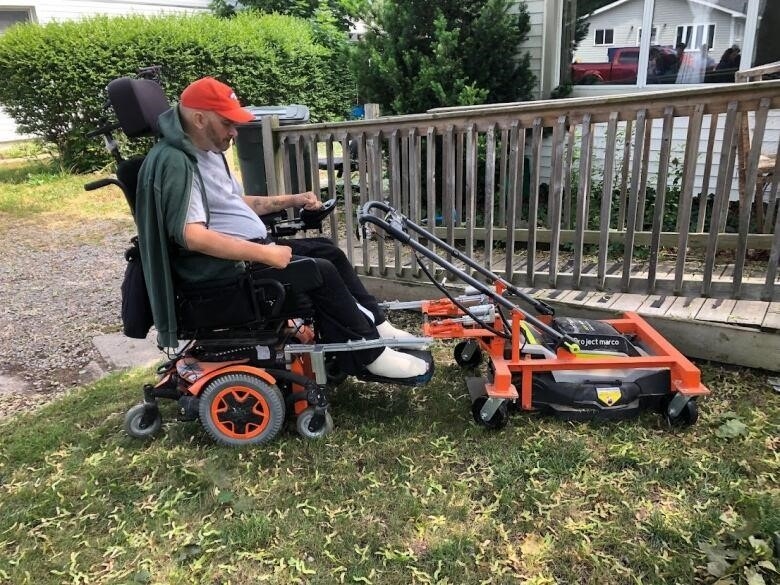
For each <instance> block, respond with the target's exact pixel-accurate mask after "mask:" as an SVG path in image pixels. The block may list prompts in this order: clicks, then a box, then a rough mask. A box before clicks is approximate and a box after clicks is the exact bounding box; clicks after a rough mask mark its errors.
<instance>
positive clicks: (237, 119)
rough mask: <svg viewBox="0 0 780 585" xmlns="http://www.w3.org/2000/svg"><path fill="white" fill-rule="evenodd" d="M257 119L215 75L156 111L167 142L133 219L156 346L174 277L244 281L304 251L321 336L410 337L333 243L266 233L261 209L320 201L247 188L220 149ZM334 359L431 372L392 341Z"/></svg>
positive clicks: (184, 283)
mask: <svg viewBox="0 0 780 585" xmlns="http://www.w3.org/2000/svg"><path fill="white" fill-rule="evenodd" d="M252 120H254V116H253V115H252V114H251V113H250V112H248V111H247V110H245V109H243V108H242V107H241V106H240V104H239V102H238V99H237V98H236V96H235V93H234V92H233V91H232V89H231V88H230V87H228V86H227V85H225V84H223V83H220V82H219V81H217V80H215V79H213V78H209V77H206V78H203V79H200V80H198V81H195V82H194V83H192V84H190V85H189V86H188V87H187V88H186V89H185V90H184V91H183V92H182V94H181V98H180V102H179V104H178V105H174V106H173V107H172V108H170V109H168V110H167V111H165V112H163V113H162V114H161V115H160V117H159V131H160V135H161V139H160V140H159V141H158V142H157V144H156V145H155V146H154V147H153V148H152V150H151V151H150V152H149V154H148V155H147V156H146V159H145V160H144V162H143V165H142V166H141V170H140V174H139V177H138V189H137V200H136V213H135V216H136V223H137V225H138V232H139V240H140V241H141V260H142V264H143V266H144V273H145V277H146V281H147V289H148V290H149V293H150V294H149V296H150V301H151V304H152V312H153V315H154V321H155V325H156V326H157V329H158V334H159V337H158V341H159V343H160V345H162V346H164V347H174V346H176V345H177V344H178V337H177V333H178V330H177V316H176V305H175V293H174V283H176V286H180V287H183V288H185V289H186V288H187V287H189V286H192V287H198V286H201V285H203V284H206V283H209V282H230V281H231V279H235V280H236V281H238V280H239V279H240V277H241V276H242V275H246V274H247V272H248V273H250V274H252V273H253V272H255V271H257V272H262V271H264V270H267V269H268V268H269V267H271V268H276V269H284V268H285V267H287V266H288V265H289V264H290V262H291V260H293V259H295V258H299V257H306V258H311V259H313V265H312V274H311V278H310V279H307V280H309V284H310V286H308V287H306V288H307V290H306V291H305V292H306V295H308V297H309V298H310V300H311V304H312V306H313V311H314V318H315V322H316V324H317V331H318V334H319V336H320V338H321V340H322V341H323V342H326V343H338V342H346V341H350V340H360V339H380V338H388V339H390V338H396V339H399V338H409V337H411V335H410V334H408V333H406V332H404V331H401V330H399V329H396V328H395V327H393V325H392V324H390V322H389V321H387V319H386V318H385V315H384V314H383V312H382V311H381V309H380V308H379V306H378V305H377V302H376V300H375V299H374V298H373V297H372V296H371V295H370V294H369V293H368V292H367V291H366V289H365V287H364V286H363V284H362V283H361V281H360V279H359V278H358V276H357V274H356V273H355V271H354V269H353V268H352V266H351V265H350V264H349V260H348V259H347V257H346V256H345V255H344V253H343V252H342V251H341V250H340V249H339V248H338V247H336V246H335V245H333V243H332V242H330V241H329V240H327V239H325V238H303V239H289V240H279V241H274V240H273V239H271V238H269V236H268V233H267V230H266V226H265V225H264V223H263V221H262V220H261V219H260V217H259V216H260V215H265V214H268V213H273V212H276V211H280V210H283V209H286V208H289V207H298V208H303V209H316V208H318V207H319V206H320V205H321V204H320V202H319V201H318V200H317V198H316V196H315V195H314V194H313V193H310V192H309V193H301V194H297V195H279V196H251V195H249V196H247V195H244V194H243V190H242V188H241V186H240V184H239V183H238V181H236V179H235V178H234V177H233V175H232V174H231V172H230V169H229V168H228V166H227V162H226V160H225V157H224V155H223V153H224V151H225V150H227V148H228V147H229V145H230V142H231V140H232V139H234V138H235V137H236V134H237V132H236V124H240V123H246V122H249V121H252ZM316 273H319V276H318V275H317V274H316ZM315 285H316V286H315ZM225 308H226V309H227V310H229V309H230V308H229V307H225ZM338 359H339V363H340V366H341V369H342V371H344V372H345V373H349V374H355V375H360V374H361V373H363V374H365V373H368V374H369V375H371V376H374V377H379V378H388V379H399V380H400V379H404V380H414V379H424V378H425V377H426V376H428V375H429V373H430V372H429V364H428V363H426V362H425V361H424V360H422V359H419V358H417V357H415V356H412V355H409V354H407V353H403V352H400V351H396V350H393V349H391V348H388V347H379V348H373V349H365V350H361V351H356V352H341V353H339V355H338Z"/></svg>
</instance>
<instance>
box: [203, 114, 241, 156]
mask: <svg viewBox="0 0 780 585" xmlns="http://www.w3.org/2000/svg"><path fill="white" fill-rule="evenodd" d="M204 130H205V134H206V139H207V140H208V141H209V142H210V143H211V144H210V145H209V146H210V148H209V150H212V151H213V152H225V151H226V150H227V149H228V148H230V141H231V140H233V139H234V138H235V137H236V136H237V135H238V132H237V131H236V125H235V124H234V123H233V122H231V121H230V120H228V119H227V118H223V117H222V116H220V115H219V114H217V113H216V112H207V116H206V124H205V126H204Z"/></svg>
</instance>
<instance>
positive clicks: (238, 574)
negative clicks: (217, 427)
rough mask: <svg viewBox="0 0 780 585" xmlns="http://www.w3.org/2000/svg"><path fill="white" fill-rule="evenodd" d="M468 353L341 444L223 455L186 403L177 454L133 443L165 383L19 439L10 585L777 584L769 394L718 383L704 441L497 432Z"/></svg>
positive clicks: (339, 423)
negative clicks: (188, 414)
mask: <svg viewBox="0 0 780 585" xmlns="http://www.w3.org/2000/svg"><path fill="white" fill-rule="evenodd" d="M451 351H452V348H451V347H450V346H446V345H438V346H437V347H436V354H437V362H438V364H439V368H438V371H437V374H436V376H435V378H434V380H433V381H432V382H431V383H430V384H429V385H428V386H426V387H424V388H418V389H401V388H397V387H389V386H380V385H372V384H362V383H358V382H354V381H352V382H347V383H345V384H344V385H342V386H340V387H339V388H337V389H336V390H335V391H334V392H333V394H332V402H333V406H332V412H333V415H334V418H335V421H336V431H335V433H334V434H332V435H331V436H329V437H327V438H326V439H325V440H323V441H320V442H309V441H305V440H303V439H301V438H299V437H298V436H297V435H296V434H295V433H294V432H293V431H292V430H290V431H288V432H283V433H282V435H280V437H279V438H277V440H275V441H274V442H273V443H271V444H270V445H269V446H266V447H265V448H257V449H245V450H236V449H229V448H223V447H218V446H216V445H215V444H213V443H212V442H211V441H210V440H209V438H208V436H207V435H206V433H205V431H204V430H203V429H202V428H201V427H200V426H199V424H198V423H182V422H176V421H174V420H173V418H174V415H175V413H174V412H173V410H172V407H173V404H172V403H170V404H166V405H165V406H166V407H167V408H166V410H165V411H164V415H167V416H166V418H167V420H168V421H169V422H168V423H167V424H166V425H165V427H164V432H163V433H162V434H161V435H160V437H159V438H158V439H156V440H153V441H151V442H148V443H144V442H139V441H136V440H133V439H130V438H128V437H127V436H125V435H124V433H123V432H122V430H121V426H122V416H123V413H124V411H125V410H126V408H127V407H129V406H130V405H131V404H133V403H134V402H136V401H138V399H139V398H140V385H141V384H142V383H143V382H144V381H149V379H150V378H151V373H150V372H143V371H135V372H130V373H127V374H115V375H112V376H111V377H109V378H106V379H104V380H102V381H100V382H98V383H96V384H94V385H93V386H90V387H87V388H84V389H81V390H79V391H77V392H74V393H73V394H71V395H69V396H68V397H66V398H64V399H61V400H59V401H58V402H56V403H54V404H51V405H49V406H46V407H44V408H43V409H41V410H40V411H38V412H36V413H34V414H29V415H23V416H20V417H17V418H15V419H13V420H10V421H7V422H5V423H4V424H3V425H2V426H0V479H1V482H0V501H2V514H0V582H3V583H13V584H17V583H31V584H36V585H38V584H42V583H240V584H242V583H257V582H267V583H279V584H287V583H366V584H368V583H376V584H379V583H388V584H390V583H393V584H395V583H398V584H409V583H441V584H444V583H449V584H459V583H475V584H476V583H537V584H540V583H567V584H569V583H572V584H573V583H659V584H660V583H681V584H683V583H686V584H687V583H694V582H701V583H715V582H718V583H723V584H725V583H751V584H756V583H762V582H764V583H771V582H773V581H772V579H777V577H778V573H777V572H776V570H775V567H777V566H778V562H777V559H773V554H772V547H773V538H774V539H778V538H780V534H779V533H778V531H780V496H779V493H778V478H780V465H779V463H780V461H779V457H780V455H779V453H780V396H778V394H777V393H776V392H774V391H773V390H772V388H771V386H770V385H769V384H768V382H767V376H766V375H765V374H764V373H760V372H753V371H749V370H741V369H724V368H721V367H719V366H715V365H704V366H703V370H704V378H705V383H706V384H707V385H708V386H709V387H710V388H711V389H712V390H713V395H712V397H710V398H709V399H708V400H706V401H705V402H703V403H702V405H701V409H700V410H701V416H700V419H699V422H698V424H697V425H696V426H695V427H693V428H691V429H687V430H669V429H667V428H665V426H664V424H663V422H662V420H661V418H660V417H658V416H657V415H655V414H652V413H647V414H645V415H643V416H642V417H641V418H639V419H638V420H635V421H630V422H621V423H619V424H571V423H564V422H559V421H556V420H554V419H550V418H546V417H540V416H536V415H529V414H516V415H514V416H513V417H512V418H511V420H510V424H509V426H508V427H506V428H505V429H504V430H502V431H499V432H489V431H486V430H484V429H483V428H481V427H477V426H475V425H474V424H473V423H472V422H471V415H470V413H469V399H468V395H467V393H466V392H465V389H464V384H463V376H464V373H463V372H462V371H461V370H460V369H459V368H458V367H457V366H456V365H454V362H453V360H452V359H451ZM761 575H763V577H761ZM718 576H722V578H721V580H720V581H718V580H717V579H718ZM762 579H763V580H762ZM774 582H777V581H774Z"/></svg>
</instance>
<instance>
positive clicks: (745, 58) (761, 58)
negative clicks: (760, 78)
mask: <svg viewBox="0 0 780 585" xmlns="http://www.w3.org/2000/svg"><path fill="white" fill-rule="evenodd" d="M563 6H564V10H563V14H562V18H563V20H562V23H563V24H562V27H563V28H562V33H563V34H562V38H563V39H564V41H563V42H562V44H561V47H562V49H563V50H564V51H566V53H564V54H563V57H564V58H563V59H562V60H561V63H562V65H563V69H562V70H561V80H564V81H565V80H569V81H570V82H571V83H572V84H574V85H599V84H611V85H635V86H638V87H647V86H652V85H653V84H672V83H679V84H697V83H733V82H734V79H735V73H736V72H737V71H739V70H742V69H749V68H751V67H753V66H754V65H759V64H764V63H771V62H773V61H780V40H776V37H777V35H776V33H775V32H774V31H775V30H776V29H777V27H778V25H780V0H631V1H627V0H623V1H611V2H610V1H609V0H589V1H585V0H566V1H565V2H563ZM647 31H650V33H649V34H648V33H647ZM643 33H644V34H643ZM627 49H633V50H634V51H636V53H635V54H638V55H639V56H638V58H637V59H636V60H634V61H633V62H626V59H629V58H630V57H629V55H630V53H629V52H628V51H627ZM586 93H590V91H589V90H583V92H580V93H579V95H584V94H586Z"/></svg>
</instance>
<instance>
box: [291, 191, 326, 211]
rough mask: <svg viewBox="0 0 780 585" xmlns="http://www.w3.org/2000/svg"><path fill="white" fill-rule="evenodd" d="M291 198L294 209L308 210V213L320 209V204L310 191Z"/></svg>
mask: <svg viewBox="0 0 780 585" xmlns="http://www.w3.org/2000/svg"><path fill="white" fill-rule="evenodd" d="M293 197H295V207H302V208H303V209H308V210H310V211H313V210H315V209H319V208H320V207H322V202H321V201H320V200H319V199H317V196H316V195H315V194H314V193H312V192H311V191H306V193H298V194H297V195H293Z"/></svg>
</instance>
